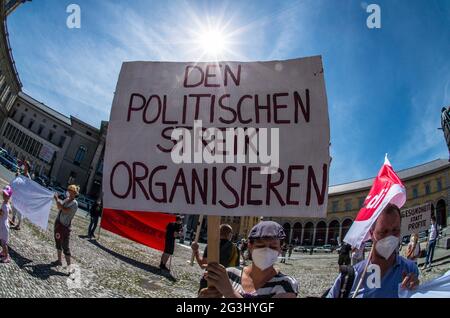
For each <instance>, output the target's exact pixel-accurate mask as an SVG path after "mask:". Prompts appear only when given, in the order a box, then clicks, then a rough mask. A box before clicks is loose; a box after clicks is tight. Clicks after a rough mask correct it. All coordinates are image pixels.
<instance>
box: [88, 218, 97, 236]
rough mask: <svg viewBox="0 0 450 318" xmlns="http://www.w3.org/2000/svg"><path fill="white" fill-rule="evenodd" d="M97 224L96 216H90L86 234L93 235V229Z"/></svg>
mask: <svg viewBox="0 0 450 318" xmlns="http://www.w3.org/2000/svg"><path fill="white" fill-rule="evenodd" d="M97 224H98V216H91V223H90V224H89V228H88V235H89V236H93V235H94V232H95V229H97Z"/></svg>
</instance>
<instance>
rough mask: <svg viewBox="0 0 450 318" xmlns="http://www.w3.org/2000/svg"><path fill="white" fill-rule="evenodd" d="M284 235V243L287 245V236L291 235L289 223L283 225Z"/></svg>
mask: <svg viewBox="0 0 450 318" xmlns="http://www.w3.org/2000/svg"><path fill="white" fill-rule="evenodd" d="M283 229H284V234H286V238H285V239H284V241H285V242H287V243H289V235H290V234H291V225H290V224H289V223H284V225H283Z"/></svg>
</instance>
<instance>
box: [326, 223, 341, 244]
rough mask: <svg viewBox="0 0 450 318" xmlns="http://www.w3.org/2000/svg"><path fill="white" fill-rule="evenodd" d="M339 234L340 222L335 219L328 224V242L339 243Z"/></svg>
mask: <svg viewBox="0 0 450 318" xmlns="http://www.w3.org/2000/svg"><path fill="white" fill-rule="evenodd" d="M338 236H339V222H338V221H336V220H334V221H331V222H330V224H329V225H328V242H327V244H331V245H338V241H337V237H338Z"/></svg>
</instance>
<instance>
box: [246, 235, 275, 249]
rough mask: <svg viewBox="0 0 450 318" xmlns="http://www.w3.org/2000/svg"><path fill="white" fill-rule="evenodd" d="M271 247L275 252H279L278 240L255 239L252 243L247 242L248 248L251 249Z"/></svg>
mask: <svg viewBox="0 0 450 318" xmlns="http://www.w3.org/2000/svg"><path fill="white" fill-rule="evenodd" d="M265 247H268V248H271V249H273V250H275V251H277V252H281V244H280V240H279V239H276V238H272V239H256V240H254V241H253V243H251V242H249V243H248V248H249V250H250V252H251V251H253V250H254V249H257V248H265Z"/></svg>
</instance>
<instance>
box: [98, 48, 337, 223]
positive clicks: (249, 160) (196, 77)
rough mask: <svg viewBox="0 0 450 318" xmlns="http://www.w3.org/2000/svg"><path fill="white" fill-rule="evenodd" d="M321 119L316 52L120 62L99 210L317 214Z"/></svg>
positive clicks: (324, 146)
mask: <svg viewBox="0 0 450 318" xmlns="http://www.w3.org/2000/svg"><path fill="white" fill-rule="evenodd" d="M329 141H330V131H329V119H328V107H327V99H326V93H325V84H324V76H323V67H322V60H321V57H320V56H315V57H309V58H303V59H294V60H287V61H273V62H255V63H244V62H242V63H241V62H218V63H175V62H174V63H170V62H128V63H124V64H123V65H122V69H121V72H120V76H119V80H118V84H117V88H116V93H115V96H114V101H113V105H112V109H111V118H110V122H109V127H108V136H107V142H106V153H105V163H104V177H103V178H104V182H103V186H104V201H105V207H107V208H113V209H119V210H133V211H160V212H181V213H186V214H210V215H257V216H277V215H283V216H309V217H324V216H325V215H326V206H327V193H328V173H329V165H330V156H329Z"/></svg>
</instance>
